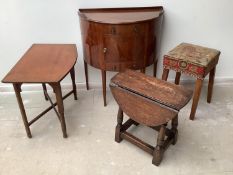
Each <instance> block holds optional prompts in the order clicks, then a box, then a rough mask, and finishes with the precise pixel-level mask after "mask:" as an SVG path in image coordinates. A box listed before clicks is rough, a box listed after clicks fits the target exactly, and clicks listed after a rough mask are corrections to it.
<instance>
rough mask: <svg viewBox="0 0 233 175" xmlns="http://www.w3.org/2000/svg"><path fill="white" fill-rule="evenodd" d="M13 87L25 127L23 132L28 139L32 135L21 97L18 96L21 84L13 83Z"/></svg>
mask: <svg viewBox="0 0 233 175" xmlns="http://www.w3.org/2000/svg"><path fill="white" fill-rule="evenodd" d="M13 86H14V90H15V95H16V98H17V101H18V105H19V109H20V112H21V115H22V119H23V123H24V127H25V130H26V132H27V136H28V138H32V134H31V131H30V128H29V124H28V120H27V115H26V112H25V109H24V105H23V101H22V97H21V94H20V92H21V84H17V83H14V84H13Z"/></svg>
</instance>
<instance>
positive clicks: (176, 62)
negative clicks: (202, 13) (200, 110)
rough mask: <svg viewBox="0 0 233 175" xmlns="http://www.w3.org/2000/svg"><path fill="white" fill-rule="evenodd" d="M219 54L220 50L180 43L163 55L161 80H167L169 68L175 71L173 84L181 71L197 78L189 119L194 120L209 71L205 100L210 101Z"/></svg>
mask: <svg viewBox="0 0 233 175" xmlns="http://www.w3.org/2000/svg"><path fill="white" fill-rule="evenodd" d="M219 56H220V51H218V50H215V49H210V48H206V47H201V46H197V45H193V44H188V43H181V44H180V45H178V46H177V47H175V48H174V49H173V50H171V51H170V52H169V53H168V54H166V55H165V56H164V60H163V67H164V69H163V77H162V79H163V80H167V78H168V74H169V70H170V69H172V70H174V71H176V78H175V84H179V82H180V76H181V73H184V74H187V75H191V76H193V77H195V78H196V79H197V80H196V86H195V91H194V97H193V104H192V109H191V114H190V119H191V120H194V117H195V113H196V109H197V105H198V101H199V97H200V94H201V88H202V83H203V80H204V78H205V76H206V75H208V74H209V73H210V74H209V85H208V96H207V102H208V103H210V102H211V98H212V92H213V84H214V76H215V70H216V65H217V64H218V59H219Z"/></svg>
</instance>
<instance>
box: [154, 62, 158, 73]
mask: <svg viewBox="0 0 233 175" xmlns="http://www.w3.org/2000/svg"><path fill="white" fill-rule="evenodd" d="M157 65H158V60H156V61H155V62H154V77H156V73H157Z"/></svg>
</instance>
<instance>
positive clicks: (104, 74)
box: [101, 70, 107, 106]
mask: <svg viewBox="0 0 233 175" xmlns="http://www.w3.org/2000/svg"><path fill="white" fill-rule="evenodd" d="M101 73H102V88H103V99H104V106H107V102H106V71H105V70H101Z"/></svg>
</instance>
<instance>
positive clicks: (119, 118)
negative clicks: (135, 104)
mask: <svg viewBox="0 0 233 175" xmlns="http://www.w3.org/2000/svg"><path fill="white" fill-rule="evenodd" d="M122 122H123V111H122V109H121V108H120V107H119V109H118V114H117V126H116V131H115V141H116V142H118V143H120V142H121V141H122V138H121V128H122Z"/></svg>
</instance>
